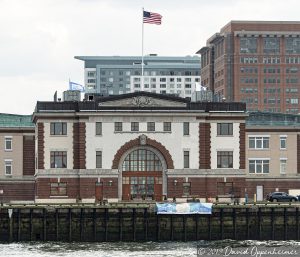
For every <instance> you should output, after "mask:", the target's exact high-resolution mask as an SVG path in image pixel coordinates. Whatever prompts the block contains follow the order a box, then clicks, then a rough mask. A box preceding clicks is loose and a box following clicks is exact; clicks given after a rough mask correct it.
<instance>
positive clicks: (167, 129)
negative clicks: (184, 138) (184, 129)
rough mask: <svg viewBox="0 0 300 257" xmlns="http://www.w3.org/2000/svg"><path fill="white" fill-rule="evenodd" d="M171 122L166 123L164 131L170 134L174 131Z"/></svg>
mask: <svg viewBox="0 0 300 257" xmlns="http://www.w3.org/2000/svg"><path fill="white" fill-rule="evenodd" d="M171 126H172V125H171V122H164V131H165V132H170V131H171V130H172V127H171Z"/></svg>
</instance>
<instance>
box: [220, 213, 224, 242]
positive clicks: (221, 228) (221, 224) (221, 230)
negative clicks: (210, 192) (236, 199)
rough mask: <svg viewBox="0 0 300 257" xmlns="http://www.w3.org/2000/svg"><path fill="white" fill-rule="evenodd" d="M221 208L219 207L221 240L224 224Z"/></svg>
mask: <svg viewBox="0 0 300 257" xmlns="http://www.w3.org/2000/svg"><path fill="white" fill-rule="evenodd" d="M223 215H224V213H223V208H222V209H220V236H221V240H223V238H224V225H223Z"/></svg>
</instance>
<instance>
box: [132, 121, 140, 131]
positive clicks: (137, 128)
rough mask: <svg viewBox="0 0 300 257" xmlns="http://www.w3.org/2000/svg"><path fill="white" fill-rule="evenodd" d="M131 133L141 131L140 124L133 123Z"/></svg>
mask: <svg viewBox="0 0 300 257" xmlns="http://www.w3.org/2000/svg"><path fill="white" fill-rule="evenodd" d="M131 131H139V123H138V122H131Z"/></svg>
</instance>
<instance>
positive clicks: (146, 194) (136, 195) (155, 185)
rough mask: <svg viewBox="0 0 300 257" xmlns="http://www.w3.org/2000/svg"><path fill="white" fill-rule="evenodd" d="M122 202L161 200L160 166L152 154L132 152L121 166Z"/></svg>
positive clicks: (140, 151) (141, 150)
mask: <svg viewBox="0 0 300 257" xmlns="http://www.w3.org/2000/svg"><path fill="white" fill-rule="evenodd" d="M122 177H123V181H122V188H123V189H122V199H123V200H157V201H160V200H161V199H162V165H161V161H160V160H159V158H158V157H157V156H156V155H155V153H154V152H152V151H150V150H146V149H138V150H134V151H132V152H131V153H130V154H129V155H128V156H127V157H126V158H125V160H124V163H123V165H122Z"/></svg>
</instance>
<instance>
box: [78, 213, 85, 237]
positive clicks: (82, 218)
mask: <svg viewBox="0 0 300 257" xmlns="http://www.w3.org/2000/svg"><path fill="white" fill-rule="evenodd" d="M83 230H84V209H83V208H80V231H79V233H80V241H84V231H83Z"/></svg>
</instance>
